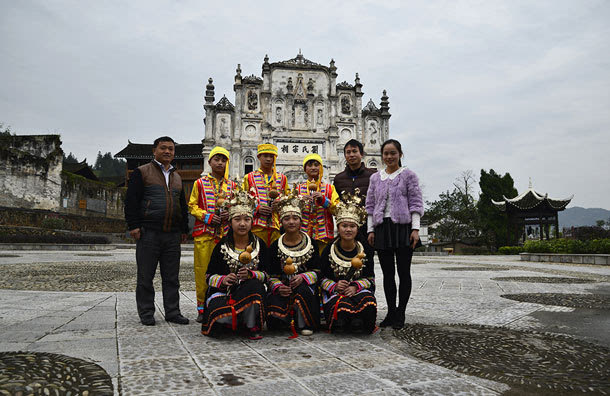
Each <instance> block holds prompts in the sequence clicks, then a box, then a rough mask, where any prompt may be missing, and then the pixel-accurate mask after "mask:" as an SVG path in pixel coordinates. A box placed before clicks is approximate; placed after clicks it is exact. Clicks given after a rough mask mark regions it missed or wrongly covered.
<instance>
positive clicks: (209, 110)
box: [203, 77, 216, 147]
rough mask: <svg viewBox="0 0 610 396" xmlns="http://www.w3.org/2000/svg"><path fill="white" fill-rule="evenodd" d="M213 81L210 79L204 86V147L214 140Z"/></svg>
mask: <svg viewBox="0 0 610 396" xmlns="http://www.w3.org/2000/svg"><path fill="white" fill-rule="evenodd" d="M212 82H213V80H212V78H211V77H210V78H209V79H208V85H206V86H205V104H204V105H203V108H204V109H205V119H204V121H203V122H204V125H205V134H204V147H205V146H206V143H209V142H212V141H213V140H214V116H215V114H216V112H215V106H214V84H212Z"/></svg>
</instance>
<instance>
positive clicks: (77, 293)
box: [0, 249, 610, 396]
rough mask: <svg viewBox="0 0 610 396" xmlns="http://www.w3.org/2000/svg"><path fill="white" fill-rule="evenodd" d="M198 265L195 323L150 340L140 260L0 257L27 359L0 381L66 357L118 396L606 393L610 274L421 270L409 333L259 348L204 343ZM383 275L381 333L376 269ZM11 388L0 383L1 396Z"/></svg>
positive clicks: (477, 261)
mask: <svg viewBox="0 0 610 396" xmlns="http://www.w3.org/2000/svg"><path fill="white" fill-rule="evenodd" d="M192 262H193V256H192V251H191V252H188V251H187V252H184V253H183V258H182V265H183V271H182V272H181V279H182V285H183V292H182V299H181V302H182V304H181V307H182V313H183V314H185V316H187V317H189V318H190V319H191V324H189V325H187V326H180V325H174V324H171V325H170V324H168V323H167V322H165V321H164V320H163V316H162V312H159V311H157V313H156V315H155V316H156V319H157V325H156V326H154V327H145V326H142V325H140V323H139V320H138V317H137V314H136V307H135V296H134V293H133V291H131V290H132V289H134V288H135V260H134V251H133V250H130V249H122V250H110V251H104V252H82V251H81V252H73V251H70V252H68V251H65V252H46V251H35V252H34V251H1V252H0V268H1V272H0V274H1V275H0V331H1V334H2V337H1V339H0V352H4V351H27V352H29V353H30V354H21V355H18V356H13V355H15V354H11V357H10V359H9V358H7V359H8V360H6V361H5V360H3V359H4V358H3V354H1V353H0V369H1V368H2V367H7V366H6V362H7V361H8V362H16V361H20V362H27V361H28V360H27V359H30V361H36V359H39V360H40V359H43V358H42V357H40V356H43V357H44V356H51V357H53V356H56V355H52V354H59V355H65V356H68V357H71V358H76V359H71V360H70V359H67V358H63V360H62V356H59V357H58V361H59V363H61V364H62V365H64V366H65V365H66V364H70V365H71V366H70V367H85V366H86V365H87V364H89V366H91V365H90V363H95V364H97V365H99V366H100V367H101V368H102V369H103V370H105V371H106V373H107V374H108V376H109V377H110V379H111V380H112V385H113V386H114V389H115V394H121V395H139V394H143V395H152V394H166V395H170V394H172V395H185V394H193V395H240V396H244V395H331V394H332V395H335V394H342V395H364V394H371V395H373V394H374V395H429V394H438V395H453V394H468V395H470V394H476V395H497V394H514V395H520V394H554V395H557V394H574V393H582V392H588V393H591V394H608V393H610V380H609V378H610V368H609V367H610V366H609V363H608V360H609V359H608V358H609V357H610V354H609V349H608V347H609V346H610V335H609V333H610V332H609V331H608V329H610V311H609V307H610V304H609V302H610V300H609V299H610V267H603V266H593V265H575V264H551V263H527V262H521V261H518V257H514V256H513V257H507V256H476V257H475V256H470V257H469V256H451V257H415V258H414V263H413V267H412V274H413V278H414V286H413V293H412V297H411V301H410V302H409V306H408V308H407V323H408V326H407V327H406V328H405V329H404V330H402V331H399V332H394V331H392V330H382V331H379V332H377V333H376V334H373V335H371V336H344V335H342V336H338V335H331V334H327V333H325V332H319V333H316V334H314V335H313V336H311V337H299V338H297V339H294V340H289V339H287V336H288V334H287V333H265V338H264V339H263V340H260V341H249V340H247V339H244V338H240V337H238V336H226V337H220V338H209V337H204V336H202V335H200V334H199V328H200V325H198V324H197V323H195V322H194V318H195V316H196V311H195V301H194V299H195V293H194V291H191V290H193V289H194V283H193V280H192ZM376 274H377V279H378V289H377V293H376V295H377V299H378V304H379V313H378V320H379V319H382V318H383V316H385V311H386V307H385V303H384V298H383V290H382V285H381V270H380V268H379V267H378V266H377V267H376ZM159 286H160V285H159V283H157V287H159ZM158 291H160V289H158ZM503 295H505V296H506V297H502V296H503ZM160 297H161V296H160V294H159V295H158V296H157V304H159V303H160V302H161V298H160ZM157 308H159V305H158V306H157ZM161 311H162V310H161ZM35 352H45V353H47V354H44V355H43V354H38V355H37V354H35ZM7 356H8V355H7ZM78 359H82V361H79V360H78ZM43 360H44V359H43ZM68 360H70V362H68ZM72 360H74V362H72ZM3 362H4V363H3ZM46 362H47V363H46V364H50V365H51V364H53V361H52V360H51V361H50V363H49V359H47V360H46ZM66 362H68V363H66ZM79 362H80V363H79ZM2 364H5V365H4V366H3V365H2ZM62 367H63V366H62ZM64 370H65V368H64ZM86 370H91V368H90V367H86ZM84 372H85V374H83V375H86V371H84ZM96 378H98V382H99V381H102V379H100V378H101V377H99V376H98V377H96ZM11 380H12V381H13V382H14V381H16V380H15V378H13V379H11V378H10V376H7V375H6V370H4V372H3V370H0V394H2V390H3V389H5V388H3V386H6V385H7V384H8V383H9V382H10V381H11ZM89 394H95V393H94V392H90V393H89Z"/></svg>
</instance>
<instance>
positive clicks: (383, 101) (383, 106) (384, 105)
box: [380, 89, 390, 116]
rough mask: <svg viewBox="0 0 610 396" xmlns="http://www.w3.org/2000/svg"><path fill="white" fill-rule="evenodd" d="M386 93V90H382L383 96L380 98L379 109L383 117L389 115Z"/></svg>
mask: <svg viewBox="0 0 610 396" xmlns="http://www.w3.org/2000/svg"><path fill="white" fill-rule="evenodd" d="M388 99H389V98H388V93H387V92H386V90H385V89H384V90H383V96H381V103H380V109H381V115H385V116H389V115H390V112H389V110H390V102H389V101H388Z"/></svg>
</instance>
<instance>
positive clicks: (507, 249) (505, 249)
mask: <svg viewBox="0 0 610 396" xmlns="http://www.w3.org/2000/svg"><path fill="white" fill-rule="evenodd" d="M524 251H525V249H524V248H523V246H502V247H500V248H499V249H498V253H499V254H519V253H523V252H524Z"/></svg>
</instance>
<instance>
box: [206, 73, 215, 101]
mask: <svg viewBox="0 0 610 396" xmlns="http://www.w3.org/2000/svg"><path fill="white" fill-rule="evenodd" d="M213 82H214V80H212V77H210V78H209V79H208V85H206V86H205V104H206V105H212V104H214V84H212V83H213Z"/></svg>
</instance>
